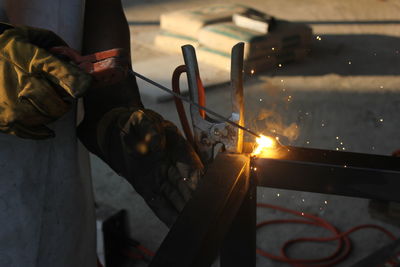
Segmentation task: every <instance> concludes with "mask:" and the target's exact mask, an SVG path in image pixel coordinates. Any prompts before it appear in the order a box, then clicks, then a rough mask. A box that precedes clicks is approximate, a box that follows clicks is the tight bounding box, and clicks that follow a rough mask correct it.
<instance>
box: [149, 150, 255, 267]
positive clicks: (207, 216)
mask: <svg viewBox="0 0 400 267" xmlns="http://www.w3.org/2000/svg"><path fill="white" fill-rule="evenodd" d="M249 166H250V159H249V157H247V156H244V155H238V154H227V153H219V154H218V155H217V157H216V159H215V160H214V162H213V164H211V165H210V166H209V169H208V170H207V173H206V175H205V176H204V177H203V179H202V181H201V184H200V185H199V187H198V188H197V190H196V191H195V193H194V194H193V197H192V199H191V200H190V201H189V202H188V203H187V205H186V206H185V208H184V210H183V211H182V213H181V214H180V216H179V218H178V219H177V221H176V222H175V224H174V225H173V226H172V228H171V229H170V231H169V233H168V235H167V236H166V238H165V239H164V241H163V243H162V244H161V246H160V248H159V249H158V251H157V254H156V255H155V257H154V259H153V260H152V262H151V264H150V267H171V266H174V267H189V266H190V267H200V266H201V267H203V266H210V265H211V264H212V262H213V261H214V260H215V258H216V257H217V255H218V252H219V249H220V248H221V245H222V242H223V239H224V237H225V235H226V233H227V232H228V230H229V228H230V226H231V224H232V221H233V220H234V218H235V216H236V214H237V212H238V210H239V208H240V206H241V205H242V202H243V199H244V197H245V195H246V193H247V191H248V187H249Z"/></svg>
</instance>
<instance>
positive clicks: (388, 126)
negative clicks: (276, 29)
mask: <svg viewBox="0 0 400 267" xmlns="http://www.w3.org/2000/svg"><path fill="white" fill-rule="evenodd" d="M123 2H124V5H125V11H126V15H127V18H128V21H129V23H130V25H132V27H131V31H132V47H133V53H134V55H133V60H134V64H135V63H136V62H141V61H145V60H148V59H150V58H154V57H158V56H163V55H165V54H164V53H162V52H160V51H157V50H155V48H154V47H153V46H152V44H151V43H149V42H146V40H148V39H146V38H147V37H148V33H149V32H152V31H153V32H154V31H156V30H157V29H158V20H159V15H160V13H162V12H165V11H168V10H176V9H178V8H185V7H190V6H195V5H200V4H202V5H204V4H208V3H214V2H215V1H211V0H202V1H166V0H152V1H144V0H138V1H132V0H126V1H123ZM219 2H221V1H219ZM225 2H228V1H225ZM229 2H233V1H229ZM246 4H248V5H251V6H253V7H255V8H258V9H260V10H263V11H266V12H268V13H270V14H272V15H274V16H276V17H278V18H283V19H287V20H292V21H302V22H306V23H309V24H310V25H311V26H312V28H313V30H314V33H315V35H319V36H320V37H321V39H322V40H321V41H318V40H316V39H315V41H314V43H313V49H312V53H311V55H310V56H309V57H308V58H307V59H306V60H305V61H303V62H299V63H293V64H290V65H287V66H284V67H283V68H280V69H277V70H273V71H269V72H265V73H256V74H258V75H255V76H253V77H249V78H248V79H247V82H246V86H245V99H246V120H247V124H248V126H250V127H253V128H256V130H257V131H260V132H263V131H264V132H268V131H271V130H273V129H271V128H268V126H267V125H266V124H265V121H257V115H258V114H259V113H260V112H262V111H263V110H266V111H269V112H272V113H273V114H274V118H275V120H279V122H280V126H281V127H280V128H281V129H280V130H282V131H283V130H284V129H285V128H287V127H289V126H290V125H291V124H292V123H295V125H297V127H298V129H299V134H298V136H297V138H295V139H293V140H289V139H287V140H283V143H285V144H292V145H295V146H306V147H314V148H324V149H336V148H339V149H341V150H342V149H343V148H344V149H345V150H347V151H355V152H364V153H375V154H383V155H389V154H391V152H393V151H394V150H396V149H398V148H400V119H399V113H400V75H399V74H400V27H399V24H400V16H399V14H400V1H394V0H392V1H389V0H388V1H384V0H380V1H378V0H362V1H360V0H346V1H345V0H342V1H341V0H331V1H318V0H304V1H296V0H287V1H277V0H249V1H246ZM349 62H351V64H349ZM157 67H159V68H160V71H161V72H162V71H163V68H162V66H157ZM170 75H171V74H170V73H166V76H170ZM289 96H291V97H290V101H288V99H289ZM227 99H229V89H228V88H227V87H226V86H219V87H216V88H212V89H210V90H208V92H207V101H208V103H207V105H208V106H209V107H210V108H213V109H215V110H216V111H218V112H221V113H223V114H228V113H229V110H230V106H229V101H227ZM143 101H144V103H145V105H146V106H147V107H149V108H152V109H154V110H156V111H158V112H160V113H161V114H163V115H164V116H165V117H166V118H168V119H169V120H172V121H173V122H175V123H178V117H177V114H176V111H175V109H174V105H173V103H172V102H166V103H161V104H160V103H155V101H154V100H152V99H149V98H146V97H145V98H144V99H143ZM275 128H276V127H275ZM336 137H339V139H336ZM341 142H342V143H341ZM92 170H93V180H94V189H95V194H96V199H97V201H98V202H103V203H107V204H110V205H112V206H114V207H118V208H124V209H127V210H128V212H129V218H130V225H131V232H132V236H133V237H134V238H135V239H137V240H139V241H140V242H142V243H143V244H144V245H145V246H147V247H149V248H151V249H153V250H156V249H157V247H158V246H159V244H160V243H161V242H162V240H163V238H164V236H165V235H166V233H167V228H166V227H165V226H164V225H163V224H162V223H161V222H160V221H159V220H158V219H157V218H156V217H155V216H154V215H153V214H152V212H151V211H150V210H149V208H147V206H146V205H145V204H144V202H143V201H142V199H141V197H140V196H139V195H137V194H136V192H135V191H134V190H133V189H132V188H131V187H130V186H129V185H128V183H126V182H125V181H124V180H123V179H122V178H120V177H118V176H117V175H116V174H115V173H114V172H113V171H111V170H110V169H109V168H108V167H107V166H106V165H105V164H104V163H102V162H101V161H100V160H98V159H97V158H95V157H92ZM321 179H323V177H321ZM278 194H279V196H278ZM257 198H258V201H259V202H265V203H271V204H275V205H280V206H284V207H288V208H292V209H296V210H299V211H304V212H310V213H313V214H318V215H319V216H321V217H322V218H324V219H327V220H328V221H330V222H331V223H333V224H334V225H335V226H337V227H338V228H339V229H341V230H346V229H349V228H350V227H352V226H355V225H358V224H361V223H376V224H379V225H383V226H385V227H386V228H388V229H389V230H391V231H393V233H394V234H395V235H397V236H399V234H400V229H399V228H396V227H394V226H391V225H388V224H384V223H381V222H379V221H376V220H374V219H372V218H370V215H369V213H368V200H365V199H356V198H349V197H340V196H331V195H322V194H314V193H306V192H295V191H289V190H278V189H267V188H260V189H259V190H258V195H257ZM325 201H326V203H327V204H326V203H325ZM286 217H287V216H286V215H282V214H279V213H277V212H274V211H271V210H259V211H258V220H259V221H260V220H263V219H266V218H268V219H274V218H275V219H276V218H286ZM318 234H322V235H326V232H323V231H321V232H320V231H319V230H315V229H314V228H310V227H309V226H288V225H282V226H270V227H269V228H266V229H261V230H259V231H258V236H257V243H258V244H257V245H258V247H260V248H263V249H266V250H268V251H271V252H274V253H278V251H279V247H280V245H281V244H282V242H283V241H284V240H287V239H290V238H294V237H300V236H315V235H318ZM351 237H352V239H353V241H354V242H353V245H354V251H353V253H352V254H351V255H350V257H349V258H348V259H347V260H346V261H345V262H343V263H342V264H340V265H338V266H351V264H352V263H355V262H356V261H357V260H359V259H361V258H363V257H365V256H366V255H368V254H369V253H371V252H373V251H374V250H376V249H378V248H379V247H381V246H383V245H384V244H386V243H388V242H389V240H388V238H386V237H385V236H384V235H383V234H382V233H380V232H377V231H374V230H362V232H359V233H355V234H354V235H352V236H351ZM332 249H333V244H329V245H323V246H322V245H315V244H311V245H309V244H305V245H304V246H298V247H296V248H295V249H293V250H291V251H290V255H293V256H298V257H305V258H312V257H318V256H320V255H321V254H323V253H329V252H330V251H332ZM257 264H258V266H287V265H285V264H279V263H276V262H272V261H269V260H266V259H264V258H262V257H258V258H257ZM137 266H146V265H145V264H139V265H137Z"/></svg>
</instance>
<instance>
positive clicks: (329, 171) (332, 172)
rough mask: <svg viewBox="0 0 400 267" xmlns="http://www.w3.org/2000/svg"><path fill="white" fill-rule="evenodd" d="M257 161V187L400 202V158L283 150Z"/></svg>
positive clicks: (301, 149)
mask: <svg viewBox="0 0 400 267" xmlns="http://www.w3.org/2000/svg"><path fill="white" fill-rule="evenodd" d="M283 149H284V150H286V151H283V152H284V153H278V154H279V156H278V157H276V158H257V159H254V166H255V167H256V168H257V179H258V186H264V187H273V188H282V189H290V190H298V191H308V192H315V193H324V194H336V195H344V196H350V197H361V198H369V199H377V200H385V201H397V202H400V194H399V188H400V158H397V157H391V156H381V155H372V154H362V153H352V152H341V151H331V150H321V149H311V148H298V147H284V148H283Z"/></svg>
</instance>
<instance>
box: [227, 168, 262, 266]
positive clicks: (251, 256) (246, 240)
mask: <svg viewBox="0 0 400 267" xmlns="http://www.w3.org/2000/svg"><path fill="white" fill-rule="evenodd" d="M254 176H255V175H254V172H253V171H252V172H251V173H250V183H249V190H248V191H247V194H246V196H245V199H244V201H243V203H242V206H241V207H240V209H239V211H238V213H237V215H236V217H235V220H234V221H233V223H232V226H231V228H230V230H229V233H228V234H227V235H226V237H225V240H224V243H223V245H222V249H221V253H220V266H221V267H243V266H246V267H255V266H256V253H255V251H256V217H257V212H256V204H257V191H256V189H257V185H256V183H255V179H254V178H255V177H254Z"/></svg>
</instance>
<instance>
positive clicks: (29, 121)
mask: <svg viewBox="0 0 400 267" xmlns="http://www.w3.org/2000/svg"><path fill="white" fill-rule="evenodd" d="M65 45H66V44H65V42H64V41H63V40H62V39H61V38H60V37H58V36H57V35H56V34H54V33H53V32H51V31H48V30H44V29H37V28H31V27H25V26H18V27H17V26H12V25H8V24H4V23H0V74H1V75H0V99H1V101H0V131H1V132H4V133H9V134H14V135H17V136H19V137H22V138H32V139H44V138H49V137H52V136H54V132H53V131H51V130H50V129H49V128H48V127H46V124H48V123H50V122H52V121H54V120H56V119H58V118H59V117H61V116H63V115H64V114H65V113H66V112H67V111H68V110H69V109H70V107H71V104H72V102H73V99H74V98H77V97H80V96H82V95H83V94H84V93H85V91H86V90H87V88H88V87H89V85H90V82H91V77H90V75H89V74H86V73H84V72H83V71H82V70H81V69H79V68H78V67H77V66H75V65H73V64H71V63H69V62H67V61H63V60H61V59H59V58H57V57H56V56H54V55H53V54H51V53H49V52H48V51H47V50H48V49H50V48H51V47H53V46H65Z"/></svg>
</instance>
